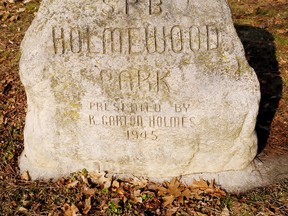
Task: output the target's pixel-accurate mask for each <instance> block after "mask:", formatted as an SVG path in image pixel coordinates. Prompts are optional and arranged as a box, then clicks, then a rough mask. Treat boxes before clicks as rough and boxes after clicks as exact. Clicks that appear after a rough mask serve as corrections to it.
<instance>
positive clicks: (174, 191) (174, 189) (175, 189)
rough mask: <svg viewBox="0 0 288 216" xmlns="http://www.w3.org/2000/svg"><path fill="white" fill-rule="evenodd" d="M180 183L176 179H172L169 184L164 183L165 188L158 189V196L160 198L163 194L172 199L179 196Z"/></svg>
mask: <svg viewBox="0 0 288 216" xmlns="http://www.w3.org/2000/svg"><path fill="white" fill-rule="evenodd" d="M180 184H181V183H180V181H179V180H178V179H177V178H173V179H172V180H171V182H169V183H168V182H165V185H166V187H160V188H159V191H158V194H159V195H160V196H161V195H163V194H170V195H173V196H174V197H178V196H179V195H180V194H181V190H180V188H179V186H180Z"/></svg>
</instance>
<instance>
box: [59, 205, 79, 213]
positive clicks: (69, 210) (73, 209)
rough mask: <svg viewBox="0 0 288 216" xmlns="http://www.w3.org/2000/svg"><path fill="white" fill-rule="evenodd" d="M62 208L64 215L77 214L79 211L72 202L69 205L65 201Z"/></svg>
mask: <svg viewBox="0 0 288 216" xmlns="http://www.w3.org/2000/svg"><path fill="white" fill-rule="evenodd" d="M62 210H63V211H64V215H65V216H77V215H78V213H79V209H78V208H77V206H75V205H74V204H72V205H71V206H70V205H69V204H67V203H66V204H64V206H63V208H62Z"/></svg>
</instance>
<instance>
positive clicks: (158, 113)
mask: <svg viewBox="0 0 288 216" xmlns="http://www.w3.org/2000/svg"><path fill="white" fill-rule="evenodd" d="M89 110H90V111H92V112H93V113H94V114H90V115H89V117H88V118H89V125H90V126H105V127H114V128H115V127H118V128H123V129H126V132H125V134H124V135H125V136H126V138H127V139H129V140H138V139H144V140H146V139H150V140H158V139H159V138H160V137H161V136H160V135H159V134H158V133H157V129H165V128H169V129H181V128H189V127H190V128H191V127H194V122H193V120H194V119H193V117H192V116H189V113H190V112H191V111H192V105H191V104H189V103H183V104H173V105H170V106H169V107H167V106H166V107H165V108H164V107H163V106H162V105H161V104H157V103H121V102H120V103H119V102H114V103H111V102H110V103H108V102H90V103H89ZM111 112H116V113H118V114H116V115H111ZM108 113H110V114H108ZM162 113H171V114H172V115H165V114H162ZM173 113H174V115H173ZM144 114H145V115H144ZM143 128H144V129H143ZM124 131H125V130H124Z"/></svg>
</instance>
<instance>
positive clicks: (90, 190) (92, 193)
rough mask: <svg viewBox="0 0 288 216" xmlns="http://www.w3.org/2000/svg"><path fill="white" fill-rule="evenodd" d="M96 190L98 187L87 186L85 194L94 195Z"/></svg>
mask: <svg viewBox="0 0 288 216" xmlns="http://www.w3.org/2000/svg"><path fill="white" fill-rule="evenodd" d="M96 192H97V189H92V188H87V187H85V188H84V190H83V194H84V195H87V196H93V195H95V194H96Z"/></svg>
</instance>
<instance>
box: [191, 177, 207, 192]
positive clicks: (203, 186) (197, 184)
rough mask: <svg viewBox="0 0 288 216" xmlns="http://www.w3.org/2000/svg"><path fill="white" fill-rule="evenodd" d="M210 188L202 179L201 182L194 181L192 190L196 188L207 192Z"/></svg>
mask: <svg viewBox="0 0 288 216" xmlns="http://www.w3.org/2000/svg"><path fill="white" fill-rule="evenodd" d="M208 187H209V185H208V183H207V182H206V181H205V180H204V179H203V178H201V179H200V180H199V181H196V180H195V179H193V183H192V184H191V185H190V188H191V189H194V188H196V189H200V190H203V191H205V190H206V189H207V188H208Z"/></svg>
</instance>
